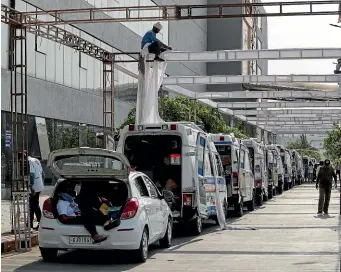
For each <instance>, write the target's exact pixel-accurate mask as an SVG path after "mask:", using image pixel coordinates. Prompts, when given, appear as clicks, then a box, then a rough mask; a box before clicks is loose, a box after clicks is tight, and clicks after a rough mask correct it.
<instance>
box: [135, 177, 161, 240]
mask: <svg viewBox="0 0 341 272" xmlns="http://www.w3.org/2000/svg"><path fill="white" fill-rule="evenodd" d="M133 184H134V186H135V188H136V190H137V192H138V194H139V201H140V202H141V206H142V207H144V209H145V212H146V217H147V218H146V222H147V223H148V226H149V232H150V233H149V235H150V239H154V238H153V236H154V235H155V233H156V230H155V224H153V220H155V218H153V216H154V213H153V203H152V198H151V196H150V192H149V190H148V189H147V185H146V183H145V181H144V179H143V178H142V175H140V174H138V175H136V176H134V179H133ZM141 220H143V218H141Z"/></svg>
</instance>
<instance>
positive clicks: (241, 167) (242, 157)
mask: <svg viewBox="0 0 341 272" xmlns="http://www.w3.org/2000/svg"><path fill="white" fill-rule="evenodd" d="M245 152H246V148H245V147H244V146H241V147H240V151H239V171H238V180H239V188H240V192H241V194H242V196H243V197H244V198H245V197H246V195H247V194H246V192H247V191H246V189H247V188H246V171H245V161H244V160H245Z"/></svg>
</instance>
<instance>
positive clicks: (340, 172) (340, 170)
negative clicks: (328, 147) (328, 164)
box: [335, 162, 341, 182]
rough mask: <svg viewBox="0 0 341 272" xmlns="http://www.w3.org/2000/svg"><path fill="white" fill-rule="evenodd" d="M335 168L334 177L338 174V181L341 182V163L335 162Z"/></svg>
mask: <svg viewBox="0 0 341 272" xmlns="http://www.w3.org/2000/svg"><path fill="white" fill-rule="evenodd" d="M335 170H336V177H337V176H338V177H339V181H340V182H341V164H340V162H337V163H336V166H335Z"/></svg>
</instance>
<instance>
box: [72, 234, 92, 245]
mask: <svg viewBox="0 0 341 272" xmlns="http://www.w3.org/2000/svg"><path fill="white" fill-rule="evenodd" d="M92 242H93V239H92V238H91V237H89V236H71V237H69V243H70V244H92Z"/></svg>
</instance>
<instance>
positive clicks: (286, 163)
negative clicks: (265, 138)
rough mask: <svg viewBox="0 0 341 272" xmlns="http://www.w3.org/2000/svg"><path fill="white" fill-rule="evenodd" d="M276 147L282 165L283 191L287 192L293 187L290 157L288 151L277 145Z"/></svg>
mask: <svg viewBox="0 0 341 272" xmlns="http://www.w3.org/2000/svg"><path fill="white" fill-rule="evenodd" d="M277 147H278V148H279V151H280V154H281V159H282V164H283V168H284V190H289V189H291V188H292V186H293V182H292V163H291V161H292V159H291V155H290V152H289V150H288V149H287V148H285V147H284V146H282V145H277Z"/></svg>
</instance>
